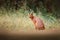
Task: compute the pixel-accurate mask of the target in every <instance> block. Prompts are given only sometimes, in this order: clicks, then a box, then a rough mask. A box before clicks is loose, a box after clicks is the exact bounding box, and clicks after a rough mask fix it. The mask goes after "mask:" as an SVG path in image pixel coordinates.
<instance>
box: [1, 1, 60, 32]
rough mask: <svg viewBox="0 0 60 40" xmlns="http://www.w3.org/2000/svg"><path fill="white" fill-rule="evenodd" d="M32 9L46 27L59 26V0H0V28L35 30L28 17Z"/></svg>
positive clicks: (56, 27) (57, 27) (53, 27)
mask: <svg viewBox="0 0 60 40" xmlns="http://www.w3.org/2000/svg"><path fill="white" fill-rule="evenodd" d="M32 11H33V12H34V15H35V16H37V17H39V18H41V19H42V20H43V22H44V25H45V27H46V29H48V30H49V29H59V28H60V27H59V26H60V0H0V29H1V30H2V29H6V30H9V31H20V30H23V31H27V30H35V29H34V24H33V23H32V21H31V20H30V19H29V17H28V14H29V13H30V12H32Z"/></svg>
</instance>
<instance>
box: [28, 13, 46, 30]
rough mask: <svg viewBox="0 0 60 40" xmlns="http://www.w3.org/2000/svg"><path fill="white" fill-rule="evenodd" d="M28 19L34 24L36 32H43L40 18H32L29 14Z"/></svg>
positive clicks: (31, 14)
mask: <svg viewBox="0 0 60 40" xmlns="http://www.w3.org/2000/svg"><path fill="white" fill-rule="evenodd" d="M29 18H30V19H31V20H32V22H33V23H34V26H35V29H36V30H44V29H45V27H44V23H43V21H42V20H41V19H40V18H38V17H36V16H34V15H33V13H30V14H29Z"/></svg>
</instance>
